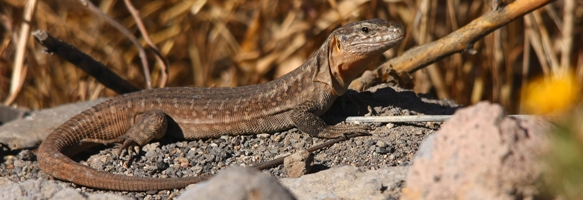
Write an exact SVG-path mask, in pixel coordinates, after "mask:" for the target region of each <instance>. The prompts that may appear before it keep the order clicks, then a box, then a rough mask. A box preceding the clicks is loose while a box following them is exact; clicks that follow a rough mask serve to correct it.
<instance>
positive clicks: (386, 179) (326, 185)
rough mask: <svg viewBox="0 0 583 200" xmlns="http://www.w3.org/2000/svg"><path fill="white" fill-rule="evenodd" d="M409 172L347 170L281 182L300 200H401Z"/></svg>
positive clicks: (346, 168)
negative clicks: (399, 198) (402, 186)
mask: <svg viewBox="0 0 583 200" xmlns="http://www.w3.org/2000/svg"><path fill="white" fill-rule="evenodd" d="M408 169H409V168H408V167H390V168H383V169H378V170H369V171H362V170H360V169H358V168H357V167H353V166H343V167H338V168H332V169H328V170H324V171H321V172H318V173H315V174H308V175H304V176H302V177H300V178H283V179H280V180H279V181H280V183H281V184H282V185H284V186H285V187H287V188H289V189H290V190H291V191H292V193H293V194H294V195H295V196H296V197H297V198H298V199H371V200H373V199H388V198H390V197H394V196H398V193H399V192H400V191H399V188H400V186H401V184H402V183H403V181H404V180H405V176H406V175H407V171H408Z"/></svg>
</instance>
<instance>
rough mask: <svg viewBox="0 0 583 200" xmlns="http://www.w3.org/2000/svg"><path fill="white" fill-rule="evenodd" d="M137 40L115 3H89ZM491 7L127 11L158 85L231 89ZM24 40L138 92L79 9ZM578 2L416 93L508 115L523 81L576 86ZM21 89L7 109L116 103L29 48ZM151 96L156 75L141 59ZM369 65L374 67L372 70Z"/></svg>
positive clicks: (530, 21)
mask: <svg viewBox="0 0 583 200" xmlns="http://www.w3.org/2000/svg"><path fill="white" fill-rule="evenodd" d="M26 2H27V1H23V0H1V1H0V23H1V24H2V26H0V100H2V101H6V99H8V98H9V96H10V87H11V85H15V84H19V83H18V82H15V78H14V77H13V75H12V73H13V63H14V57H15V54H16V42H15V41H16V40H17V38H18V36H19V35H18V33H19V30H20V28H21V24H22V23H23V15H24V13H25V11H24V10H25V4H26ZM92 2H94V4H96V5H97V6H98V7H99V8H100V9H101V10H102V11H103V12H104V13H106V14H107V15H109V16H110V17H112V18H114V19H115V20H117V21H118V22H120V23H121V24H123V25H124V26H125V27H126V28H128V29H129V30H130V31H132V33H133V34H134V35H135V36H136V37H138V38H139V39H141V41H142V44H143V46H144V47H146V45H145V42H143V38H142V37H141V34H140V32H139V31H138V28H137V26H136V22H135V20H134V18H132V16H131V14H130V13H129V11H128V9H127V7H126V6H125V4H124V2H123V1H122V0H119V1H117V0H102V1H92ZM491 2H492V1H470V0H411V1H401V0H384V1H379V0H345V1H340V0H337V1H335V0H329V1H322V0H316V1H308V0H289V1H277V0H248V1H243V0H148V1H140V0H133V1H132V3H133V5H134V6H135V7H136V9H138V10H139V11H140V15H141V19H142V20H143V22H144V24H145V27H146V29H147V31H148V33H149V34H150V37H151V38H152V40H153V41H154V43H155V44H156V45H157V46H158V48H159V49H160V51H161V53H162V55H163V56H164V57H165V58H166V59H168V61H169V63H170V66H169V69H168V71H169V79H168V84H167V86H205V87H212V86H237V85H249V84H256V83H261V82H265V81H269V80H272V79H274V78H277V77H278V76H281V75H282V74H285V73H286V72H289V71H291V70H293V69H294V68H295V67H297V66H299V65H300V64H301V63H303V62H304V61H305V60H306V59H307V58H308V57H309V56H310V55H311V53H313V52H314V51H315V50H316V49H317V48H318V47H319V46H320V45H321V43H322V42H323V41H324V40H325V39H326V37H327V35H328V34H329V33H330V32H331V31H332V30H333V29H334V28H336V27H339V26H341V25H343V24H346V23H348V22H352V21H357V20H362V19H370V18H375V17H376V18H382V19H387V20H391V21H396V22H399V23H402V24H404V25H406V26H407V30H408V36H407V38H406V40H405V41H404V42H403V43H402V44H401V46H399V47H396V48H394V49H392V50H390V51H388V52H387V53H385V55H386V58H379V60H378V61H377V62H376V66H378V65H379V64H380V63H382V61H383V60H386V59H387V58H391V57H393V56H398V55H399V54H400V53H402V52H403V51H405V50H407V49H409V48H411V47H414V46H417V45H421V44H425V43H428V42H430V41H433V40H436V39H439V38H441V37H443V36H445V35H447V34H448V33H450V32H452V31H454V30H457V29H458V28H460V27H462V26H464V25H465V24H467V23H469V22H470V21H471V20H473V19H475V18H478V17H479V16H480V15H482V14H483V13H484V12H486V11H488V10H489V9H490V7H491V5H490V3H491ZM31 26H32V28H31V30H37V29H43V30H47V31H48V32H49V33H50V34H52V35H53V36H55V37H57V38H59V39H61V40H63V41H66V42H68V43H70V44H72V45H74V46H75V47H77V48H79V49H80V50H82V51H83V52H85V53H87V54H89V55H90V56H92V57H93V58H95V59H96V60H98V61H100V62H102V63H104V64H105V65H106V66H108V67H109V68H111V69H112V70H114V71H115V72H116V73H118V74H119V75H120V76H122V77H124V78H126V79H128V80H129V81H130V82H132V83H133V84H135V85H137V86H139V87H142V88H145V82H144V76H143V72H142V71H141V63H140V60H139V58H138V54H137V50H136V48H135V46H133V45H132V43H131V42H130V41H129V40H128V39H127V38H126V37H125V36H124V35H122V34H120V32H119V31H117V30H116V29H114V28H113V27H112V26H111V25H109V24H108V23H107V22H105V21H104V20H103V19H102V18H100V17H99V16H97V15H95V14H93V13H91V12H90V11H89V10H88V9H87V8H86V7H84V6H83V5H82V4H81V2H80V1H78V0H64V1H62V0H61V1H57V0H45V1H38V3H37V5H36V10H35V11H34V16H33V18H32V20H31ZM582 27H583V2H581V1H576V0H560V1H556V2H554V3H552V4H549V5H547V6H546V7H544V8H541V9H539V10H537V11H535V12H533V13H531V14H529V15H527V16H526V17H524V18H521V19H518V20H516V21H514V22H512V23H510V24H509V25H507V26H505V27H503V28H501V29H499V30H498V31H496V32H494V33H492V34H490V35H488V36H486V37H485V38H484V39H483V40H480V41H478V42H477V43H476V44H475V46H474V49H475V50H476V51H477V53H476V54H474V55H470V54H455V55H453V56H450V57H447V58H445V59H443V60H441V61H438V62H436V63H435V64H433V65H430V66H428V67H427V68H425V69H422V70H419V71H418V72H416V73H415V75H414V78H415V83H416V86H415V88H414V89H415V91H416V92H418V93H431V94H434V95H435V96H436V97H439V98H450V99H453V100H455V101H456V102H457V103H459V104H463V105H469V104H472V103H475V102H477V101H480V100H489V101H492V102H498V103H501V104H502V105H503V106H504V107H506V108H507V109H508V110H509V112H511V113H512V112H517V111H518V109H519V107H520V105H519V102H520V90H521V88H522V85H524V84H525V83H526V82H527V81H528V80H529V79H532V78H534V77H538V76H541V75H542V74H546V75H553V74H560V71H566V70H565V69H570V71H572V72H573V74H574V77H575V79H576V80H578V81H580V80H583V69H582V68H583V67H582V66H583V49H582V48H583V46H582V45H577V44H582V43H583V32H582ZM26 50H27V55H26V62H25V63H24V64H25V67H24V68H23V70H22V73H23V75H21V76H22V77H25V78H24V80H23V81H22V89H21V90H20V92H19V93H17V96H16V98H15V100H14V102H13V103H12V104H11V105H15V106H18V107H28V108H32V109H38V108H44V107H54V106H57V105H60V104H64V103H68V102H74V101H83V100H89V99H94V98H97V97H100V96H115V95H116V94H115V93H114V92H112V91H111V90H109V89H105V88H104V87H103V86H101V85H100V84H99V83H97V82H96V81H95V80H94V79H93V78H91V77H89V76H88V75H86V74H85V73H84V72H82V71H81V70H79V69H76V68H75V67H74V66H72V65H71V64H69V63H67V62H66V61H63V60H61V59H59V58H58V57H57V56H51V55H45V54H43V53H42V52H41V50H40V47H39V45H37V44H35V43H34V41H33V38H32V37H29V42H28V45H27V47H26ZM148 61H149V64H150V68H151V73H152V79H153V83H154V84H153V85H154V86H158V85H159V80H160V76H161V74H160V66H159V64H157V62H156V59H155V57H154V56H153V54H152V53H151V52H149V54H148ZM376 66H371V68H374V67H376Z"/></svg>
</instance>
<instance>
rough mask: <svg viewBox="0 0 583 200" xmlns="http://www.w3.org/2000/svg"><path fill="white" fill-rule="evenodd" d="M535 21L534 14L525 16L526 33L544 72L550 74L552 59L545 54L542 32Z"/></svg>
mask: <svg viewBox="0 0 583 200" xmlns="http://www.w3.org/2000/svg"><path fill="white" fill-rule="evenodd" d="M534 21H535V20H534V16H532V15H527V16H526V17H524V24H525V25H526V35H528V38H529V39H530V44H531V45H532V49H533V50H534V53H535V54H536V56H537V58H538V60H539V62H540V65H541V69H542V71H543V73H544V74H550V73H551V72H552V70H551V67H550V66H549V62H550V61H549V60H548V58H547V57H546V56H545V52H544V48H543V44H542V39H540V38H541V34H540V32H538V31H537V30H539V27H537V24H536V23H534Z"/></svg>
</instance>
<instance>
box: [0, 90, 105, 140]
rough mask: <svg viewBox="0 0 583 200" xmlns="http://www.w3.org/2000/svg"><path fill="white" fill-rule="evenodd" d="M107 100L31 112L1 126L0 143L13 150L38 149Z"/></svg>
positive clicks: (102, 99)
mask: <svg viewBox="0 0 583 200" xmlns="http://www.w3.org/2000/svg"><path fill="white" fill-rule="evenodd" d="M105 100H107V98H101V99H96V100H92V101H85V102H80V103H74V104H66V105H63V106H59V107H56V108H49V109H44V110H40V111H35V112H31V113H30V114H29V115H28V116H25V117H24V118H22V119H18V120H14V121H11V122H8V123H6V124H4V125H2V126H0V143H2V144H5V145H8V147H10V149H12V150H17V149H24V148H33V147H36V146H38V145H39V144H40V142H41V141H42V140H43V139H44V138H45V137H47V135H49V133H51V131H52V130H54V129H55V128H57V127H58V126H59V125H61V124H63V123H65V121H67V120H68V119H70V118H71V117H73V116H75V115H77V114H79V113H81V112H82V111H84V110H87V109H89V108H91V106H94V105H96V104H98V103H101V102H103V101H105Z"/></svg>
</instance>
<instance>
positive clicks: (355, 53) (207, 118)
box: [37, 19, 405, 191]
mask: <svg viewBox="0 0 583 200" xmlns="http://www.w3.org/2000/svg"><path fill="white" fill-rule="evenodd" d="M404 36H405V29H404V27H403V26H401V25H400V24H397V23H394V22H388V21H385V20H382V19H371V20H364V21H358V22H352V23H349V24H346V25H345V26H342V27H340V28H337V29H336V30H334V31H333V32H332V33H331V34H330V35H329V36H328V38H327V39H326V40H325V42H324V43H323V44H322V45H321V47H320V48H319V49H318V50H316V52H314V53H313V55H312V56H311V57H310V58H309V59H308V60H307V61H306V62H305V63H303V64H302V65H301V66H299V67H298V68H296V69H295V70H293V71H291V72H289V73H287V74H285V75H283V76H282V77H280V78H278V79H275V80H272V81H269V82H266V83H261V84H256V85H248V86H238V87H214V88H203V87H166V88H158V89H149V90H141V91H137V92H132V93H127V94H123V95H120V96H117V97H114V98H111V99H109V100H107V101H105V102H103V103H101V104H98V105H95V106H93V107H91V108H90V109H88V110H85V111H83V112H81V113H80V114H78V115H76V116H74V117H72V118H71V119H69V120H68V121H66V122H65V123H64V124H62V125H60V126H58V127H57V128H56V129H55V130H53V131H52V132H51V133H50V134H49V135H48V136H47V137H46V138H45V140H44V141H43V142H42V143H41V145H40V147H39V149H38V151H37V159H38V165H39V167H40V169H41V170H42V171H44V172H45V173H47V174H49V175H51V176H52V177H54V178H56V179H60V180H65V181H69V182H73V183H75V184H77V185H82V186H86V187H91V188H97V189H106V190H121V191H151V190H165V189H175V188H184V187H186V186H188V185H189V184H193V183H197V182H200V181H202V180H203V179H204V178H202V177H201V176H196V177H181V178H152V177H133V176H125V175H118V174H111V173H108V172H104V171H99V170H96V169H94V168H91V167H89V166H85V165H82V164H79V163H77V162H75V161H74V160H72V159H71V157H72V156H74V155H76V154H77V153H79V152H82V151H84V150H86V149H87V148H89V147H92V146H95V145H98V144H112V143H121V144H122V145H121V148H120V152H119V153H121V150H123V149H127V151H128V153H129V154H130V155H131V153H132V152H131V149H133V148H134V147H141V146H143V145H145V144H147V143H148V142H150V141H151V140H155V139H160V138H162V137H163V136H165V135H169V136H172V137H176V138H179V139H185V140H193V139H199V138H212V137H219V136H221V135H242V134H259V133H273V132H276V131H282V130H287V129H290V128H293V127H296V128H297V129H298V130H299V131H302V132H304V133H307V134H309V135H311V136H314V137H319V138H341V137H346V136H347V135H353V134H367V129H369V126H367V125H365V124H348V123H339V124H336V125H328V124H326V123H325V122H324V121H323V120H322V119H321V118H320V115H322V114H323V113H325V112H326V111H327V110H328V109H329V108H330V106H331V105H332V104H333V103H334V101H335V100H336V99H337V98H338V97H339V96H342V95H343V94H345V93H346V92H347V90H348V85H349V84H350V82H352V80H354V79H356V78H357V77H358V76H359V75H360V74H362V73H363V72H364V71H365V70H366V68H367V67H368V65H369V64H370V62H371V60H372V59H373V58H375V57H378V56H380V55H381V54H382V53H383V52H385V51H386V50H388V49H390V48H391V47H393V46H395V45H397V44H399V43H400V42H401V41H402V40H403V38H404Z"/></svg>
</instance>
